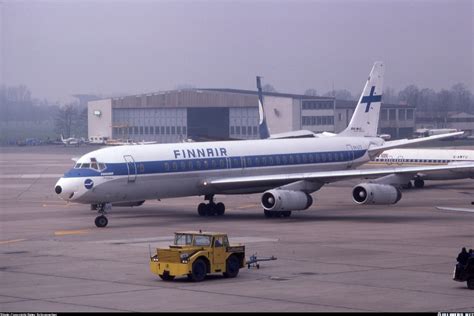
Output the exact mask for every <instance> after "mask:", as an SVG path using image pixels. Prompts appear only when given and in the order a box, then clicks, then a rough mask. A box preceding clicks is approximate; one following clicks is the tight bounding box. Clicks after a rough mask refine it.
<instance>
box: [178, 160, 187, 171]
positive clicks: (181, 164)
mask: <svg viewBox="0 0 474 316" xmlns="http://www.w3.org/2000/svg"><path fill="white" fill-rule="evenodd" d="M179 165H180V167H181V170H182V171H184V170H186V162H184V161H181V162H180V163H179Z"/></svg>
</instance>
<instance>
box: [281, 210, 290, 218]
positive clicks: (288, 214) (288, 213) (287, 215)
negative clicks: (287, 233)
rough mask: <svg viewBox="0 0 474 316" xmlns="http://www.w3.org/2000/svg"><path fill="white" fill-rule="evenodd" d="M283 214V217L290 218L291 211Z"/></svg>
mask: <svg viewBox="0 0 474 316" xmlns="http://www.w3.org/2000/svg"><path fill="white" fill-rule="evenodd" d="M282 214H283V217H290V216H291V211H283V212H282Z"/></svg>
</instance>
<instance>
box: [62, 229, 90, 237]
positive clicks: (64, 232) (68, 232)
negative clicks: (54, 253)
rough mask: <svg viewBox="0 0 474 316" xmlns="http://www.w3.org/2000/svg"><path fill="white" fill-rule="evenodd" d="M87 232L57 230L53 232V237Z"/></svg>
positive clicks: (84, 230)
mask: <svg viewBox="0 0 474 316" xmlns="http://www.w3.org/2000/svg"><path fill="white" fill-rule="evenodd" d="M88 232H89V229H78V230H58V231H55V232H54V236H66V235H80V234H86V233H88Z"/></svg>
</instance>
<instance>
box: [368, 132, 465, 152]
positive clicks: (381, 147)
mask: <svg viewBox="0 0 474 316" xmlns="http://www.w3.org/2000/svg"><path fill="white" fill-rule="evenodd" d="M462 134H464V132H455V133H447V134H440V135H433V136H428V137H421V138H414V139H399V140H392V141H387V142H385V143H384V144H383V145H378V146H370V147H369V155H370V157H375V156H378V155H379V154H381V153H382V152H383V151H385V150H387V149H392V148H398V147H405V146H406V145H411V144H417V143H421V142H426V141H431V140H436V139H442V138H448V137H453V136H458V135H462Z"/></svg>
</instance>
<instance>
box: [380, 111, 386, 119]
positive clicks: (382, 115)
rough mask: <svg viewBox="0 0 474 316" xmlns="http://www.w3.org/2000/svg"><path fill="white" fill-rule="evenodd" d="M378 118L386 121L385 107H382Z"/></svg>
mask: <svg viewBox="0 0 474 316" xmlns="http://www.w3.org/2000/svg"><path fill="white" fill-rule="evenodd" d="M380 119H381V120H382V121H386V120H387V110H386V109H382V111H381V117H380Z"/></svg>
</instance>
